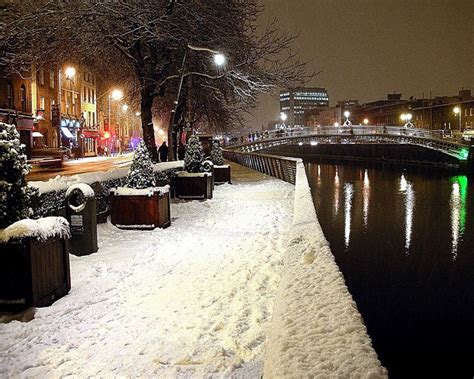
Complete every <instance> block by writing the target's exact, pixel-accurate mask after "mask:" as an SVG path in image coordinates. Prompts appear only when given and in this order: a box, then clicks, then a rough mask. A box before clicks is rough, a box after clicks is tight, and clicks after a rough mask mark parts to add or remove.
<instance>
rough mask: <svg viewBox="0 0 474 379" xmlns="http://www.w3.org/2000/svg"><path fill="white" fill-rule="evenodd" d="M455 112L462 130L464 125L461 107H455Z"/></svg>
mask: <svg viewBox="0 0 474 379" xmlns="http://www.w3.org/2000/svg"><path fill="white" fill-rule="evenodd" d="M453 112H454V114H455V115H457V116H458V118H459V130H460V131H461V132H462V125H461V114H462V112H461V107H454V109H453Z"/></svg>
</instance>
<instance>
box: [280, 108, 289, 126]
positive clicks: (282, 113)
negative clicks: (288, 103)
mask: <svg viewBox="0 0 474 379" xmlns="http://www.w3.org/2000/svg"><path fill="white" fill-rule="evenodd" d="M287 119H288V116H287V115H286V113H285V112H280V120H281V123H282V124H281V128H282V129H283V128H285V127H286V125H285V121H286V120H287Z"/></svg>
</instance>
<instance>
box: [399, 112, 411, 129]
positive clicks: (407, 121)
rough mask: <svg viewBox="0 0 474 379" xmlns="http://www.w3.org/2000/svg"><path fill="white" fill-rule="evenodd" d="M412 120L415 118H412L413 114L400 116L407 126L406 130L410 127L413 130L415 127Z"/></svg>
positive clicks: (405, 126)
mask: <svg viewBox="0 0 474 379" xmlns="http://www.w3.org/2000/svg"><path fill="white" fill-rule="evenodd" d="M412 118H413V116H412V114H411V113H402V114H401V115H400V120H402V121H403V122H405V124H404V125H403V127H404V128H408V127H410V128H413V127H414V125H413V124H412V122H411V119H412Z"/></svg>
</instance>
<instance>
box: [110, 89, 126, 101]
mask: <svg viewBox="0 0 474 379" xmlns="http://www.w3.org/2000/svg"><path fill="white" fill-rule="evenodd" d="M110 97H111V98H112V100H115V101H118V100H122V99H123V92H122V91H121V90H119V89H117V88H115V89H113V90H112V92H111V93H110Z"/></svg>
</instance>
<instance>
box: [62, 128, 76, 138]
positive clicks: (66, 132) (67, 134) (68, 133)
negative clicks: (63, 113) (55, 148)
mask: <svg viewBox="0 0 474 379" xmlns="http://www.w3.org/2000/svg"><path fill="white" fill-rule="evenodd" d="M61 130H62V132H63V134H64V137H66V138H74V137H73V135H72V134H71V132H70V131H69V129H68V128H66V127H65V126H61Z"/></svg>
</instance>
